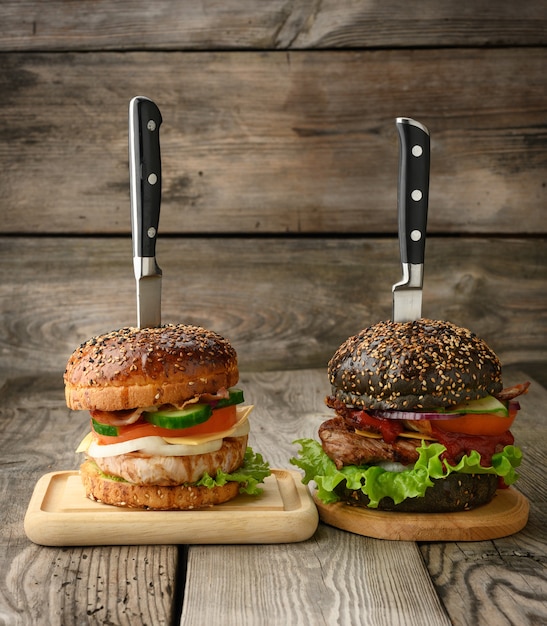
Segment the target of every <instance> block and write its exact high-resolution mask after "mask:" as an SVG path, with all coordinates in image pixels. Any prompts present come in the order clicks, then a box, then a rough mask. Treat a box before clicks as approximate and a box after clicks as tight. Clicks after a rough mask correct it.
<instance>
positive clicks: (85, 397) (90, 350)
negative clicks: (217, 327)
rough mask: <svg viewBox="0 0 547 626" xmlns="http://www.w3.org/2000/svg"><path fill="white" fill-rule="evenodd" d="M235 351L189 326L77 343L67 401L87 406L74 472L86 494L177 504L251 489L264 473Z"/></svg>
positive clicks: (135, 504)
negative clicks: (252, 440) (86, 427)
mask: <svg viewBox="0 0 547 626" xmlns="http://www.w3.org/2000/svg"><path fill="white" fill-rule="evenodd" d="M238 379H239V371H238V365H237V355H236V352H235V350H234V349H233V348H232V346H231V345H230V344H229V343H228V341H227V340H226V339H224V338H223V337H221V336H220V335H218V334H216V333H214V332H211V331H208V330H205V329H204V328H200V327H197V326H188V325H180V324H179V325H165V326H160V327H157V328H122V329H121V330H117V331H114V332H111V333H108V334H105V335H102V336H100V337H94V338H92V339H90V340H89V341H87V342H86V343H84V344H82V345H81V346H80V347H79V348H77V349H76V350H75V351H74V353H73V354H72V356H71V357H70V359H69V361H68V364H67V367H66V371H65V374H64V381H65V396H66V402H67V405H68V406H69V407H70V408H71V409H73V410H76V411H78V410H85V411H88V412H89V414H90V425H91V432H90V433H88V435H87V436H86V437H85V438H84V440H83V441H82V443H81V444H80V446H79V447H78V450H77V452H84V453H85V455H86V459H85V461H84V462H83V463H82V465H81V467H80V475H81V477H82V481H83V484H84V486H85V490H86V495H87V496H88V497H89V498H91V499H92V500H96V501H99V502H102V503H105V504H112V505H116V506H121V507H131V508H141V509H156V510H184V509H196V508H203V507H207V506H211V505H216V504H220V503H222V502H226V501H228V500H231V499H233V498H235V497H236V496H237V495H238V494H239V493H240V492H244V493H248V494H251V495H255V494H258V493H260V492H261V489H260V488H259V487H258V484H259V483H261V482H263V480H264V478H265V477H266V476H268V475H269V474H270V470H269V467H268V464H267V463H266V462H264V460H263V459H262V457H261V455H259V454H255V453H254V452H253V451H252V450H251V448H249V447H248V446H247V439H248V433H249V422H248V415H249V413H250V411H251V410H252V407H251V406H246V405H244V404H243V402H244V398H243V391H242V390H241V389H239V388H236V387H235V385H236V384H237V382H238Z"/></svg>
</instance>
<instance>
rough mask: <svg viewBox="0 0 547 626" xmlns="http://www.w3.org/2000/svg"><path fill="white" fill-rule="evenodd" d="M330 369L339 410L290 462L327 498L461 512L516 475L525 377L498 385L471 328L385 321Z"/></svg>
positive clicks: (491, 360)
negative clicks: (516, 423) (515, 431)
mask: <svg viewBox="0 0 547 626" xmlns="http://www.w3.org/2000/svg"><path fill="white" fill-rule="evenodd" d="M328 376H329V381H330V383H331V385H332V394H331V395H330V396H328V397H327V399H326V404H327V406H329V407H330V408H331V409H334V411H335V413H336V416H335V417H333V418H332V419H329V420H327V421H326V422H324V423H323V424H322V425H321V426H320V427H319V438H320V439H321V443H320V444H319V443H318V442H317V441H315V440H312V439H301V440H298V441H296V442H295V443H297V444H299V445H300V446H301V451H300V454H299V457H298V458H295V459H291V462H292V463H293V464H294V465H297V466H298V467H300V468H301V469H303V470H304V472H305V476H304V477H303V481H304V482H305V483H308V482H309V481H311V480H313V481H314V482H315V483H316V485H317V489H318V491H317V497H318V498H319V499H320V500H321V501H322V502H324V503H325V504H329V503H332V502H336V501H339V500H341V501H343V502H346V503H348V504H353V505H356V506H364V507H369V508H378V509H381V510H395V511H409V512H410V511H411V512H449V511H460V510H466V509H470V508H474V507H476V506H479V505H482V504H486V503H487V502H489V501H490V500H491V499H492V498H493V496H494V493H495V491H496V489H497V488H500V487H506V486H509V485H511V484H512V483H514V482H515V481H516V479H517V474H516V472H515V468H516V467H518V465H519V464H520V461H521V457H522V453H521V451H520V449H519V448H517V447H516V446H514V445H513V443H514V437H513V435H512V433H511V431H510V430H509V429H510V427H511V424H512V423H513V420H514V418H515V416H516V414H517V411H518V410H519V408H520V407H519V405H518V402H517V401H516V400H515V398H516V397H518V396H519V395H520V394H522V393H525V392H526V391H527V389H528V385H529V383H525V384H522V385H517V386H515V387H513V388H508V389H504V388H503V385H502V379H501V366H500V362H499V360H498V358H497V356H496V355H495V354H494V353H493V352H492V350H490V348H489V347H488V346H487V345H486V343H485V342H484V341H483V340H482V339H480V338H479V337H477V336H476V335H475V334H473V333H472V332H471V331H469V330H467V329H465V328H460V327H458V326H456V325H454V324H451V323H449V322H445V321H438V320H428V319H420V320H417V321H414V322H391V321H386V322H381V323H378V324H375V325H373V326H370V327H369V328H365V329H364V330H362V331H361V332H360V333H359V334H357V335H355V336H353V337H350V338H349V339H347V341H345V342H344V343H343V344H342V345H341V346H340V348H339V349H338V350H337V352H336V353H335V354H334V356H333V357H332V359H331V360H330V362H329V364H328Z"/></svg>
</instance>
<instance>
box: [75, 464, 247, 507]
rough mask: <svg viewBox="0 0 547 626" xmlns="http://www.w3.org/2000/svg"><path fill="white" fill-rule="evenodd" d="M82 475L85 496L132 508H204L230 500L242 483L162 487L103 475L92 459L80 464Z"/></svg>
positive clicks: (101, 501)
mask: <svg viewBox="0 0 547 626" xmlns="http://www.w3.org/2000/svg"><path fill="white" fill-rule="evenodd" d="M80 476H81V478H82V482H83V484H84V487H85V492H86V496H87V497H88V498H90V499H91V500H95V501H96V502H100V503H102V504H112V505H114V506H119V507H127V508H132V509H151V510H155V511H188V510H192V509H202V508H205V507H211V506H214V505H215V504H221V503H222V502H228V500H232V499H233V498H235V497H236V496H237V495H238V493H239V483H237V482H234V481H231V482H227V483H226V484H224V485H222V486H217V487H212V488H209V487H193V486H185V485H176V486H161V487H159V486H153V485H135V484H133V483H128V482H124V481H118V480H110V479H108V478H106V477H105V476H104V475H102V474H100V472H99V470H98V468H97V466H96V465H95V464H94V463H93V461H90V460H87V461H85V462H84V463H82V465H81V466H80Z"/></svg>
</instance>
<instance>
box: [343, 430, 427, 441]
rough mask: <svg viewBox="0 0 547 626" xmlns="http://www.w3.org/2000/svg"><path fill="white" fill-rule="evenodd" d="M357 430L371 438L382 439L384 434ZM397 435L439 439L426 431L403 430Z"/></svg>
mask: <svg viewBox="0 0 547 626" xmlns="http://www.w3.org/2000/svg"><path fill="white" fill-rule="evenodd" d="M355 432H356V433H357V434H358V435H361V437H368V438H369V439H382V435H380V434H378V433H369V432H368V431H366V430H357V429H355ZM397 436H398V437H406V438H407V439H426V440H428V441H437V440H436V439H435V437H432V436H431V435H426V434H425V433H419V432H417V431H413V430H403V431H402V432H400V433H399V434H398V435H397Z"/></svg>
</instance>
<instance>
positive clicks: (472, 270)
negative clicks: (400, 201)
mask: <svg viewBox="0 0 547 626" xmlns="http://www.w3.org/2000/svg"><path fill="white" fill-rule="evenodd" d="M1 243H2V245H1V246H0V264H1V266H2V268H3V280H2V282H1V283H0V347H1V353H0V359H1V361H2V363H3V367H5V368H10V367H11V368H13V369H14V370H17V371H21V372H28V371H29V370H30V371H39V370H50V371H57V372H59V375H60V373H61V372H62V371H64V367H65V365H66V361H67V360H68V357H69V356H70V354H71V353H72V351H73V350H74V349H75V348H76V347H77V346H78V345H79V344H80V343H82V342H83V341H85V340H87V339H88V338H90V337H92V336H95V335H98V334H101V333H104V332H109V331H110V330H112V329H114V328H120V327H122V326H130V325H134V324H135V323H136V312H135V307H136V304H135V281H134V277H133V268H132V261H131V242H130V240H129V239H121V238H113V239H110V238H108V239H100V238H85V239H71V238H47V237H46V238H17V237H16V238H12V237H8V238H5V239H3V240H2V241H1ZM545 250H546V247H545V240H544V239H532V240H531V241H527V240H521V239H510V240H506V239H502V240H494V239H492V240H485V239H481V238H470V239H466V238H454V239H452V238H439V239H437V238H433V237H432V238H430V240H429V241H428V243H427V247H426V271H425V286H424V305H423V311H424V315H425V316H428V317H432V318H438V319H449V320H451V321H453V322H455V323H457V324H459V325H461V326H465V327H468V328H470V329H471V330H473V331H474V332H476V333H477V334H479V335H480V336H482V337H484V339H485V340H486V341H487V342H488V343H489V344H490V345H491V347H492V348H493V349H494V350H495V351H496V352H497V353H498V354H499V356H500V358H501V359H502V361H503V362H504V363H507V364H509V363H514V362H519V361H526V360H528V361H540V360H544V359H545V356H546V348H547V346H546V343H545V341H546V337H547V315H546V311H547V302H546V298H547V292H546V290H545V282H544V281H545V275H546V274H547V267H546V264H547V255H546V254H545ZM158 259H159V263H160V266H161V267H162V269H163V273H164V279H163V296H162V304H163V306H162V308H163V313H162V315H163V321H164V322H165V323H167V322H173V323H175V322H176V323H178V322H185V323H193V324H198V325H201V326H205V327H206V328H210V329H213V330H216V331H217V332H219V333H221V334H222V335H224V336H225V337H227V338H228V339H229V340H230V341H231V342H232V344H233V345H234V347H235V348H236V350H237V352H238V355H239V361H240V366H241V368H242V369H247V370H264V369H284V368H306V367H324V366H326V363H327V361H328V360H329V358H330V357H331V356H332V354H333V353H334V351H335V350H336V349H337V348H338V346H339V345H340V344H341V343H342V341H344V340H345V339H346V338H347V337H348V336H350V335H353V334H355V333H356V332H358V331H359V330H361V329H362V328H364V327H365V326H367V325H369V324H373V323H375V322H378V321H380V320H382V319H387V318H389V317H390V316H391V285H392V284H393V283H395V282H396V281H397V280H399V278H400V264H399V251H398V245H397V242H396V241H395V240H391V239H383V238H379V239H363V240H361V239H353V238H352V239H336V238H334V239H321V238H317V239H277V238H264V239H253V238H250V239H239V238H234V239H231V238H229V239H222V238H219V239H208V238H204V239H200V238H190V239H184V238H173V239H171V238H166V239H164V240H162V241H160V243H159V244H158Z"/></svg>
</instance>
